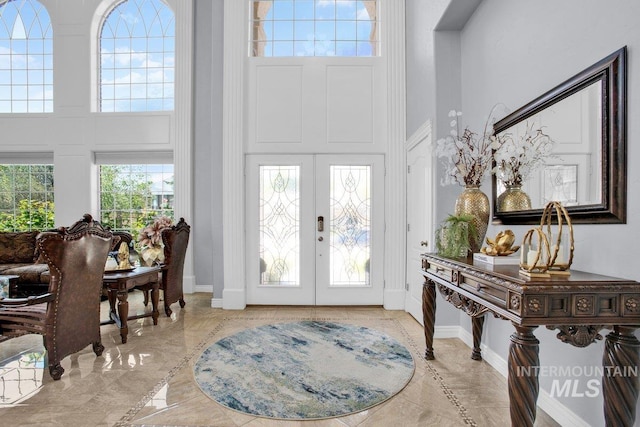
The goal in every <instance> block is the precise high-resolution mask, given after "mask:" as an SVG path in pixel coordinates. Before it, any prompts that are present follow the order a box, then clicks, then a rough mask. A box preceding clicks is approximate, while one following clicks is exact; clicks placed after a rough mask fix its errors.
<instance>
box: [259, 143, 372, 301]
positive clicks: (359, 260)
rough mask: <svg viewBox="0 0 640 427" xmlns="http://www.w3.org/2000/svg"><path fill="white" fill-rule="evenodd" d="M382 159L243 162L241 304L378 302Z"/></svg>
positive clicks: (305, 158) (326, 157)
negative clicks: (243, 292) (243, 294)
mask: <svg viewBox="0 0 640 427" xmlns="http://www.w3.org/2000/svg"><path fill="white" fill-rule="evenodd" d="M383 194H384V158H383V157H382V156H375V155H371V156H369V155H358V156H350V155H339V156H334V155H287V156H283V155H277V156H276V155H250V156H248V157H247V192H246V195H247V200H246V203H247V227H246V236H247V245H246V246H247V251H248V253H247V257H246V259H247V274H246V277H247V278H248V284H247V303H248V304H283V305H316V304H317V305H372V304H374V305H380V304H382V303H383V283H384V282H383V278H382V277H383V272H382V251H383V248H384V204H383V203H384V197H383Z"/></svg>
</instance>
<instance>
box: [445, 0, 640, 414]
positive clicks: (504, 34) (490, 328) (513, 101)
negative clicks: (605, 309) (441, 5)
mask: <svg viewBox="0 0 640 427" xmlns="http://www.w3.org/2000/svg"><path fill="white" fill-rule="evenodd" d="M638 16H640V2H637V1H636V0H619V1H616V2H615V3H612V2H606V1H601V0H565V1H562V2H558V1H554V0H539V1H535V2H532V1H523V0H518V1H502V0H484V1H483V2H482V3H481V4H480V6H479V8H478V9H477V10H476V12H475V14H474V15H473V16H472V17H471V19H470V20H469V22H468V23H467V24H466V26H465V27H464V29H463V30H462V32H461V58H462V59H461V63H462V76H461V89H462V110H463V111H464V113H465V117H466V118H467V119H470V120H471V123H470V124H471V125H472V126H474V127H480V126H482V121H483V120H484V118H485V117H486V115H487V113H488V111H489V110H490V109H491V107H492V106H493V105H494V104H496V103H498V102H502V103H505V104H506V105H507V106H508V107H509V108H510V109H511V110H515V109H517V108H519V107H520V106H522V105H524V104H525V103H527V102H528V101H530V100H532V99H534V98H535V97H537V96H538V95H541V94H542V93H544V92H546V91H547V90H549V89H551V88H553V87H555V86H556V85H558V84H559V83H561V82H563V81H564V80H566V79H567V78H569V77H571V76H573V75H574V74H575V73H577V72H579V71H581V70H583V69H584V68H586V67H588V66H589V65H591V64H593V63H595V62H596V61H598V60H600V59H601V58H603V57H605V56H607V55H608V54H610V53H612V52H614V51H616V50H617V49H619V48H621V47H622V46H624V45H627V46H628V99H627V101H628V102H627V106H628V112H627V117H628V121H627V131H628V132H627V142H628V146H627V150H628V151H627V153H628V166H629V167H628V181H627V184H628V190H627V191H628V193H627V197H628V199H627V202H628V205H627V206H628V207H627V209H628V210H627V213H628V214H627V218H628V219H627V224H624V225H576V226H575V231H574V234H575V240H576V242H575V246H576V250H575V256H574V263H573V265H572V268H573V269H576V270H585V271H590V272H595V273H601V274H606V275H611V276H618V277H625V278H629V279H634V280H640V270H638V269H637V268H635V265H634V264H635V262H637V258H638V253H639V252H638V250H637V248H636V246H637V241H638V239H639V238H640V216H639V215H638V213H639V212H640V191H639V190H640V168H637V167H634V166H633V165H634V164H638V163H640V149H638V144H636V139H637V138H638V137H639V136H640V122H639V121H638V120H634V118H636V117H638V112H639V111H640V91H638V90H636V89H637V87H638V85H639V84H640V74H639V73H638V70H639V69H640V54H639V52H640V26H638V25H637V18H638ZM438 108H439V109H446V108H448V107H447V106H445V105H439V106H438ZM487 188H488V186H487ZM504 228H506V227H504V226H490V227H489V230H488V232H487V235H489V236H493V235H495V234H496V233H497V231H498V230H500V229H504ZM509 228H511V229H513V230H514V232H515V233H516V235H517V236H518V237H519V238H521V237H522V235H523V234H524V232H525V231H526V230H527V229H528V228H530V227H524V226H514V227H509ZM461 324H462V325H463V326H464V327H465V328H467V329H468V328H469V325H468V321H466V319H465V320H464V321H463V317H461ZM512 329H513V328H512V327H511V325H510V324H509V323H508V322H505V321H501V320H496V319H494V318H492V317H488V319H487V322H486V323H485V335H484V343H486V344H487V345H488V346H489V347H490V348H491V349H492V350H493V351H495V352H496V353H498V354H499V355H501V356H502V357H504V358H505V359H506V358H507V354H508V343H509V335H510V334H511V333H512ZM604 332H607V331H604ZM536 336H537V337H538V338H539V339H540V341H541V349H540V350H541V351H540V361H541V365H543V366H574V365H578V366H600V364H601V358H602V349H603V344H602V342H599V343H597V344H595V345H591V346H590V347H588V348H586V349H578V348H574V347H571V346H568V345H566V344H562V343H560V341H559V340H557V339H556V338H555V332H552V331H548V330H546V329H544V328H540V329H539V330H538V331H537V332H536ZM552 380H553V378H550V377H543V378H541V388H542V389H545V390H547V391H549V390H550V386H551V382H552ZM560 402H561V403H562V404H563V405H565V406H567V407H568V408H569V409H570V410H572V411H573V412H574V413H575V414H577V415H579V416H580V417H581V418H582V419H583V420H588V421H589V422H590V423H591V424H592V425H595V426H597V425H604V419H603V416H602V397H601V396H600V395H599V396H596V397H593V398H588V397H582V398H578V397H573V398H571V397H569V398H561V399H560Z"/></svg>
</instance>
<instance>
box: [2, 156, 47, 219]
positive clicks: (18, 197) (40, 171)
mask: <svg viewBox="0 0 640 427" xmlns="http://www.w3.org/2000/svg"><path fill="white" fill-rule="evenodd" d="M54 214H55V210H54V203H53V166H52V165H0V231H28V230H44V229H48V228H53V227H54Z"/></svg>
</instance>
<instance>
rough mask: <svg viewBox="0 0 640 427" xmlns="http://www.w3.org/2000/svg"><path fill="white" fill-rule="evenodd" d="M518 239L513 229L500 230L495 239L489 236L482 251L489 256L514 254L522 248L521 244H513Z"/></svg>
mask: <svg viewBox="0 0 640 427" xmlns="http://www.w3.org/2000/svg"><path fill="white" fill-rule="evenodd" d="M515 240H516V236H515V234H513V231H511V230H505V231H501V232H499V233H498V234H497V235H496V237H495V239H493V240H492V239H490V238H488V237H487V245H489V246H488V247H487V246H485V247H483V248H482V249H480V252H482V253H483V254H487V255H489V256H507V255H511V254H514V253H516V252H517V251H518V249H520V246H513V242H514V241H515Z"/></svg>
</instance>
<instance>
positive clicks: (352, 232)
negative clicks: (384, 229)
mask: <svg viewBox="0 0 640 427" xmlns="http://www.w3.org/2000/svg"><path fill="white" fill-rule="evenodd" d="M329 174H330V180H331V181H330V190H329V192H330V194H329V197H330V205H329V209H330V213H331V221H330V230H329V232H330V248H331V249H330V255H329V256H330V268H331V272H330V275H331V279H330V283H329V286H368V285H369V267H370V266H369V262H370V257H371V167H370V166H353V165H352V166H337V165H334V166H331V167H330V172H329Z"/></svg>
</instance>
